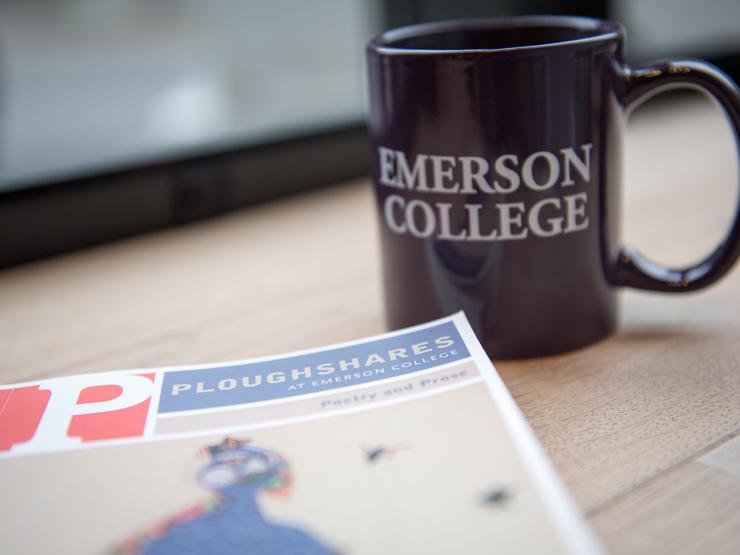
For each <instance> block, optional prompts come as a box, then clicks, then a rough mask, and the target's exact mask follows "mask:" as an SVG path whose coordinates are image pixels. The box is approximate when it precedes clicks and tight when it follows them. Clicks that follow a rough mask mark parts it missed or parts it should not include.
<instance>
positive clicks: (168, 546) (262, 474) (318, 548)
mask: <svg viewBox="0 0 740 555" xmlns="http://www.w3.org/2000/svg"><path fill="white" fill-rule="evenodd" d="M203 453H204V454H206V455H207V456H208V457H209V461H208V462H207V463H206V464H205V465H204V466H203V467H202V468H201V469H200V470H199V471H198V473H197V480H198V483H199V484H200V485H202V486H203V487H205V488H207V489H209V490H211V491H213V492H214V493H215V496H214V498H213V499H212V500H210V501H209V502H207V503H204V504H200V505H196V506H194V507H192V508H190V509H188V510H186V511H183V512H182V513H179V514H177V515H175V516H173V517H172V518H169V519H167V520H166V521H165V522H163V523H162V524H160V525H159V526H157V527H155V528H154V529H153V530H151V531H149V532H148V533H147V534H144V535H142V536H138V537H135V538H132V539H131V540H130V541H128V542H126V543H125V544H124V545H123V546H122V547H121V548H120V549H119V550H118V551H117V552H118V553H122V554H123V553H125V554H134V553H135V554H142V555H175V554H176V555H195V554H201V553H208V554H212V553H218V554H219V555H230V554H240V555H243V554H260V555H269V554H280V555H284V554H296V555H304V554H305V555H325V554H330V553H333V551H331V550H330V549H328V548H327V547H326V546H325V545H323V544H322V543H321V542H320V541H319V540H317V539H316V538H315V537H313V536H312V535H310V534H309V533H307V532H305V531H303V530H301V529H299V528H297V527H293V526H289V525H286V524H281V523H275V522H271V521H270V520H268V519H266V518H265V517H264V515H263V514H262V512H261V511H260V508H259V506H258V504H257V499H256V498H257V495H258V493H260V492H261V491H272V492H281V491H285V490H286V489H287V488H288V487H289V485H290V469H289V465H288V463H287V462H286V460H285V459H283V458H282V457H281V456H280V455H278V454H277V453H275V452H273V451H269V450H267V449H261V448H258V447H255V446H252V445H249V441H248V440H246V441H245V440H238V439H234V438H232V437H227V438H226V439H224V440H223V441H222V442H221V443H219V444H217V445H212V446H209V447H206V448H205V449H203Z"/></svg>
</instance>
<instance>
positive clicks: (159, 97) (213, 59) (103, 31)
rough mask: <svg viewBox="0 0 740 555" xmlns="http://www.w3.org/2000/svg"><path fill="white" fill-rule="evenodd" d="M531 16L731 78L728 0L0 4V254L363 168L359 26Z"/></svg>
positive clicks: (738, 39) (103, 233)
mask: <svg viewBox="0 0 740 555" xmlns="http://www.w3.org/2000/svg"><path fill="white" fill-rule="evenodd" d="M535 13H537V14H573V15H587V16H593V17H606V18H610V19H616V20H619V21H622V22H623V23H624V24H625V25H626V26H627V28H628V51H627V55H628V61H629V62H630V63H633V64H641V63H645V62H646V61H649V60H652V59H656V58H661V57H667V56H673V57H684V56H690V57H699V58H704V59H708V60H710V61H712V62H714V63H715V64H717V65H719V66H720V67H721V68H722V69H724V70H725V71H726V72H728V73H729V74H731V75H732V76H733V77H734V78H735V80H739V79H740V2H738V1H737V0H710V1H707V2H701V3H700V2H696V1H694V0H623V1H616V0H615V1H606V0H600V1H593V2H588V1H585V0H584V1H579V0H561V1H553V2H546V1H544V0H488V1H479V0H456V1H455V2H445V1H433V0H399V1H392V0H386V1H373V0H312V1H311V2H301V1H299V0H283V1H280V0H275V1H267V0H262V1H256V0H46V1H41V0H22V1H20V0H19V1H10V0H2V1H0V266H9V265H14V264H18V263H22V262H27V261H31V260H35V259H38V258H41V257H45V256H49V255H53V254H57V253H60V252H64V251H68V250H72V249H76V248H80V247H84V246H87V245H92V244H96V243H101V242H103V241H108V240H113V239H117V238H120V237H125V236H129V235H132V234H136V233H142V232H147V231H151V230H155V229H161V228H164V227H167V226H171V225H181V224H184V223H187V222H192V221H196V220H199V219H201V218H205V217H209V216H213V215H216V214H220V213H223V212H227V211H230V210H233V209H235V208H238V207H241V206H245V205H249V204H253V203H256V202H263V201H266V200H269V199H273V198H276V197H279V196H282V195H287V194H293V193H297V192H300V191H303V190H306V189H310V188H314V187H319V186H322V185H328V184H331V183H336V182H339V181H341V180H345V179H349V178H352V177H356V176H361V175H365V174H366V173H367V172H368V156H369V154H368V150H367V141H366V133H365V127H364V118H365V96H364V95H365V83H364V53H363V48H364V43H365V42H366V41H367V39H368V38H370V37H371V36H372V35H374V34H376V33H378V32H380V31H382V30H384V29H387V28H391V27H396V26H400V25H406V24H411V23H415V22H423V21H434V20H441V19H452V18H461V17H491V16H503V15H520V14H535ZM663 102H668V101H667V100H664V101H663Z"/></svg>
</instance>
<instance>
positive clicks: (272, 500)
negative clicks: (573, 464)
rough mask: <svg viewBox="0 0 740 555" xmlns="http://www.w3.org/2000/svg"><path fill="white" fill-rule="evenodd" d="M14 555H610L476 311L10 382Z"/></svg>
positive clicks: (8, 472) (5, 522) (1, 533)
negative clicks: (280, 347) (362, 333)
mask: <svg viewBox="0 0 740 555" xmlns="http://www.w3.org/2000/svg"><path fill="white" fill-rule="evenodd" d="M0 491H1V492H2V499H3V503H2V508H0V511H1V513H0V537H1V538H2V540H1V541H2V552H3V553H7V554H16V553H18V554H22V553H28V554H39V553H76V554H77V553H80V554H86V553H111V554H112V553H118V554H134V553H141V554H160V553H162V554H178V555H180V554H183V555H186V554H196V553H218V554H231V553H234V554H236V553H245V554H246V553H256V554H271V553H275V554H293V553H295V554H314V553H315V554H330V553H331V554H346V555H354V554H358V555H359V554H376V553H384V554H410V553H420V554H421V553H424V554H429V553H440V554H441V553H446V554H447V553H526V554H534V553H547V554H555V553H600V552H601V551H600V548H599V545H598V544H597V542H596V541H595V540H594V538H593V536H592V535H591V533H590V531H589V530H588V528H587V527H586V525H585V523H584V521H583V520H582V518H581V516H580V515H579V514H578V512H577V510H576V508H575V506H574V505H573V503H572V502H571V500H570V499H569V497H568V496H567V494H566V492H565V490H564V488H563V487H562V485H561V484H560V482H559V480H558V478H557V476H556V475H555V473H554V471H553V469H552V467H551V466H550V464H549V462H548V461H547V459H546V458H545V455H544V453H543V451H542V449H541V448H540V447H539V445H538V444H537V442H536V440H535V438H534V435H533V434H532V432H531V430H530V429H529V427H528V426H527V424H526V422H525V420H524V418H523V417H522V415H521V413H520V412H519V410H518V409H517V407H516V405H515V404H514V401H513V400H512V398H511V396H510V395H509V393H508V391H507V390H506V388H505V386H504V384H503V382H502V381H501V379H500V378H499V376H498V374H497V373H496V371H495V370H494V368H493V366H492V364H491V362H490V361H489V360H488V358H487V357H486V355H485V353H484V351H483V349H482V348H481V346H480V344H479V343H478V341H477V339H476V338H475V335H474V334H473V332H472V330H471V328H470V326H469V324H468V322H467V321H466V319H465V317H464V315H463V314H462V313H459V314H456V315H454V316H451V317H449V318H445V319H442V320H437V321H434V322H430V323H428V324H424V325H421V326H417V327H414V328H409V329H405V330H400V331H396V332H393V333H389V334H385V335H382V336H377V337H372V338H368V339H363V340H359V341H354V342H351V343H346V344H341V345H334V346H330V347H325V348H321V349H314V350H309V351H304V352H299V353H291V354H287V355H281V356H275V357H268V358H262V359H255V360H247V361H239V362H232V363H225V364H213V365H207V366H204V365H199V366H192V367H178V368H161V369H140V370H128V371H122V372H109V373H104V374H92V375H81V376H72V377H63V378H57V379H50V380H44V381H39V382H33V383H23V384H15V385H8V386H0Z"/></svg>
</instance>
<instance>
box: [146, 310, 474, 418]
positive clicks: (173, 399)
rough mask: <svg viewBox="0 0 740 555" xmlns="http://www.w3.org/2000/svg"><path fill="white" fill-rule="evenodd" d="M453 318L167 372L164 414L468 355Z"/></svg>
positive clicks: (334, 384)
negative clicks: (292, 352)
mask: <svg viewBox="0 0 740 555" xmlns="http://www.w3.org/2000/svg"><path fill="white" fill-rule="evenodd" d="M469 356H470V355H469V353H468V350H467V348H466V347H465V344H464V343H463V340H462V338H461V337H460V334H459V333H458V331H457V329H456V328H455V325H454V323H453V322H445V323H442V324H439V325H436V326H432V327H429V328H425V329H421V330H417V331H412V332H408V333H403V334H400V335H394V336H391V337H387V338H384V339H377V340H375V341H368V342H364V343H357V344H354V345H348V346H345V347H337V348H334V349H329V350H325V351H317V352H313V353H308V354H303V355H298V356H292V357H286V358H279V359H273V360H268V361H264V362H250V363H244V364H232V365H228V366H220V367H217V368H202V369H201V368H197V369H193V370H177V371H171V372H165V374H164V383H163V385H162V395H161V397H160V401H159V409H158V412H159V413H171V412H178V411H184V410H194V409H205V408H212V407H224V406H230V405H239V404H244V403H253V402H256V401H267V400H269V399H279V398H282V397H293V396H297V395H306V394H308V393H316V392H319V391H328V390H332V389H337V388H341V387H347V386H350V385H358V384H364V383H369V382H374V381H377V380H382V379H386V378H391V377H394V376H401V375H405V374H410V373H413V372H419V371H421V370H426V369H428V368H434V367H435V366H440V365H442V364H448V363H450V362H455V361H458V360H462V359H464V358H467V357H469Z"/></svg>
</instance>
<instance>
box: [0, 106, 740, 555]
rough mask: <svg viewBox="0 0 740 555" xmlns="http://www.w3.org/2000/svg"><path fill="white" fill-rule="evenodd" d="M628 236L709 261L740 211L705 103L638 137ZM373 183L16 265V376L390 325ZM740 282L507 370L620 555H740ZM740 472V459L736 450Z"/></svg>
mask: <svg viewBox="0 0 740 555" xmlns="http://www.w3.org/2000/svg"><path fill="white" fill-rule="evenodd" d="M626 164H627V165H626V170H625V182H626V186H625V209H624V216H625V217H624V227H625V233H624V234H625V237H626V239H627V240H628V241H629V242H630V243H633V244H636V245H638V246H640V247H641V248H642V249H643V250H645V251H646V252H647V253H648V254H651V255H653V256H654V257H655V258H657V259H659V260H660V261H662V262H668V263H673V264H680V263H685V262H688V261H691V260H695V259H697V258H698V257H700V256H701V254H702V253H706V252H708V250H709V249H710V248H711V247H712V246H713V244H715V243H716V241H717V240H718V238H719V237H721V235H722V233H723V232H724V230H725V229H726V227H727V225H728V223H729V221H730V218H731V214H732V210H733V207H734V205H735V204H734V203H735V202H736V195H737V193H736V190H735V189H736V183H737V168H736V163H735V161H734V153H733V147H732V142H731V137H730V134H729V131H728V130H727V128H726V126H725V124H724V123H723V121H722V118H721V117H720V116H719V114H718V113H717V112H716V111H713V109H712V108H710V107H708V105H704V104H696V103H689V104H682V105H678V106H674V107H672V108H661V109H659V110H653V111H650V112H647V113H645V114H644V116H642V117H640V119H639V120H636V121H635V122H634V124H633V125H631V126H630V129H629V134H628V142H627V148H626ZM375 226H376V223H375V213H374V209H373V199H372V190H371V187H370V185H369V182H368V181H367V180H360V181H357V182H353V183H345V184H341V185H338V186H335V187H332V188H328V189H325V190H322V191H320V192H316V193H311V194H306V195H303V196H300V197H295V198H290V199H287V200H282V201H279V202H274V203H270V204H265V205H262V206H258V207H254V208H250V209H246V210H242V211H239V212H236V213H233V214H230V215H228V216H224V217H221V218H218V219H214V220H210V221H207V222H203V223H199V224H197V225H191V226H188V227H182V228H178V229H173V230H169V231H165V232H161V233H156V234H152V235H149V236H145V237H139V238H135V239H131V240H127V241H122V242H118V243H115V244H111V245H107V246H104V247H100V248H96V249H90V250H87V251H83V252H79V253H75V254H71V255H67V256H63V257H59V258H55V259H50V260H47V261H43V262H39V263H35V264H32V265H27V266H23V267H19V268H15V269H10V270H5V271H2V272H0V348H1V350H2V351H1V352H2V355H3V356H2V357H0V381H2V382H3V383H11V382H16V381H22V380H31V379H37V378H43V377H50V376H58V375H66V374H74V373H82V372H98V371H105V370H113V369H122V368H131V367H141V366H167V365H176V364H185V363H198V362H205V361H209V362H210V361H218V360H229V359H238V358H247V357H254V356H260V355H266V354H270V353H275V352H281V351H286V350H293V349H301V348H306V347H310V346H316V345H321V344H326V343H333V342H337V341H343V340H348V339H352V338H357V337H361V336H364V335H368V334H373V333H378V332H380V331H382V330H383V329H384V323H383V319H382V297H381V290H380V271H381V270H380V267H379V252H378V244H377V238H376V228H375ZM739 299H740V271H738V270H737V269H736V270H735V271H734V272H732V274H731V275H730V276H728V277H727V278H726V279H724V280H723V281H722V282H720V283H719V284H718V285H716V286H715V287H713V288H711V289H709V290H707V291H705V292H700V293H697V294H692V295H681V296H678V295H655V294H646V293H640V292H634V291H625V292H624V294H623V298H622V301H623V302H622V307H623V317H622V326H621V329H620V331H619V332H618V333H617V334H616V335H614V336H613V337H612V338H610V339H608V340H606V341H603V342H601V343H599V344H597V345H594V346H591V347H589V348H586V349H582V350H580V351H577V352H574V353H568V354H565V355H561V356H557V357H549V358H543V359H537V360H531V361H520V362H500V363H498V364H497V367H498V368H499V370H500V372H501V374H502V376H503V378H504V380H505V381H506V383H507V385H508V386H509V388H510V389H511V391H512V393H513V395H514V397H515V399H516V401H517V402H518V404H519V405H520V407H521V408H522V410H523V412H524V414H525V416H526V417H527V419H528V421H529V422H530V424H531V425H532V427H533V429H534V431H535V433H536V434H537V436H538V437H539V438H540V440H541V441H542V443H543V445H544V447H545V449H546V450H547V452H548V454H549V455H550V457H551V458H552V460H553V462H554V464H555V466H556V468H557V469H558V471H559V472H560V473H561V475H562V476H563V478H564V480H565V482H566V484H567V485H568V487H569V488H570V490H571V492H572V493H573V495H574V497H575V499H576V501H577V502H578V503H579V505H580V506H581V507H582V509H583V510H584V511H586V513H587V514H588V515H589V517H590V519H591V520H592V521H593V523H594V526H595V527H596V530H597V531H598V533H599V534H600V536H601V537H602V539H603V540H604V542H605V543H606V544H607V546H608V547H609V548H610V549H611V550H613V551H614V552H615V553H710V552H711V553H738V552H740V523H739V522H738V517H737V515H738V514H740V478H738V476H740V472H738V473H733V472H731V471H728V470H727V468H724V470H722V469H718V468H717V467H715V466H712V465H710V464H707V463H705V462H700V459H701V460H704V459H702V457H706V456H707V453H709V452H710V451H712V450H713V449H717V448H721V447H722V446H723V445H726V444H727V442H728V441H731V440H732V438H734V437H735V436H737V434H738V432H739V431H740V400H739V399H740V395H739V394H740V341H739V339H740V310H738V309H739V308H740V303H739V302H738V300H739ZM728 460H729V461H730V462H729V463H727V464H729V465H730V467H732V465H735V464H736V463H733V462H732V461H733V460H734V459H732V458H731V457H730V458H729V459H728Z"/></svg>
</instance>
